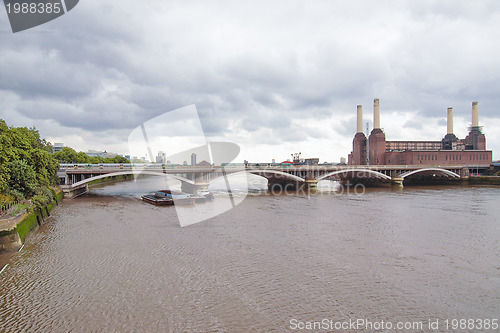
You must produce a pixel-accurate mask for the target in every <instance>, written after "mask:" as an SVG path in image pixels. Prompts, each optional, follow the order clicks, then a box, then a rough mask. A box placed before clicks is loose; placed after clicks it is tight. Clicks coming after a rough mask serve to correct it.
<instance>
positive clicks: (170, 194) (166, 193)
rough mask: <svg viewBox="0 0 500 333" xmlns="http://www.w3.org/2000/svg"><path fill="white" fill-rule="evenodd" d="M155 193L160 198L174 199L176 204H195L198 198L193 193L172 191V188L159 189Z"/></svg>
mask: <svg viewBox="0 0 500 333" xmlns="http://www.w3.org/2000/svg"><path fill="white" fill-rule="evenodd" d="M155 195H156V196H158V197H160V198H170V199H172V200H173V201H174V205H194V203H195V202H196V199H195V197H194V196H193V195H191V194H187V193H183V192H178V191H172V190H159V191H156V192H155Z"/></svg>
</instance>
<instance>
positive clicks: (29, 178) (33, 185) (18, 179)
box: [7, 160, 39, 196]
mask: <svg viewBox="0 0 500 333" xmlns="http://www.w3.org/2000/svg"><path fill="white" fill-rule="evenodd" d="M7 170H8V172H9V179H8V187H9V189H11V190H14V191H19V192H21V193H23V194H24V195H25V196H31V195H32V194H33V193H35V190H36V189H37V188H38V187H39V183H38V181H37V175H36V173H35V170H34V169H33V167H32V166H31V165H29V164H28V163H27V162H26V161H24V160H16V161H12V162H9V163H8V164H7Z"/></svg>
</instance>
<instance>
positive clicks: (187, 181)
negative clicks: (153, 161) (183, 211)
mask: <svg viewBox="0 0 500 333" xmlns="http://www.w3.org/2000/svg"><path fill="white" fill-rule="evenodd" d="M129 175H134V176H135V175H137V176H138V175H152V176H164V177H169V178H173V179H176V180H179V181H181V182H183V183H188V184H191V185H194V184H195V182H194V181H192V180H190V179H187V178H184V177H181V176H177V175H172V174H167V173H163V172H160V171H158V172H156V171H146V170H144V171H140V170H129V171H119V172H110V173H106V174H103V175H99V176H95V177H90V178H86V179H84V180H81V181H79V182H76V183H74V184H71V185H70V186H71V187H72V188H77V187H79V186H82V185H85V184H88V183H90V182H93V181H94V180H98V179H103V178H109V177H114V176H129Z"/></svg>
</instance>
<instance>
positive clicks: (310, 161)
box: [304, 158, 319, 165]
mask: <svg viewBox="0 0 500 333" xmlns="http://www.w3.org/2000/svg"><path fill="white" fill-rule="evenodd" d="M304 163H305V164H306V165H317V164H319V158H306V159H305V160H304Z"/></svg>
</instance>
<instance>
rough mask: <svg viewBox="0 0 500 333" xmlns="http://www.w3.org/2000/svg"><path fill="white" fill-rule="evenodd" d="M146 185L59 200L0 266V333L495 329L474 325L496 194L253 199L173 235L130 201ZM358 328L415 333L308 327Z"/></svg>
mask: <svg viewBox="0 0 500 333" xmlns="http://www.w3.org/2000/svg"><path fill="white" fill-rule="evenodd" d="M261 185H262V184H260V185H259V184H258V182H256V183H254V184H253V186H256V188H262V186H261ZM155 186H156V185H155V182H154V177H153V178H147V179H141V180H138V181H137V182H122V183H115V184H111V185H107V186H102V187H99V188H94V189H93V190H92V191H91V193H90V194H88V195H85V196H82V197H79V198H76V199H73V200H65V201H64V203H63V204H62V205H59V206H58V207H57V208H55V210H54V211H53V212H52V215H51V217H50V218H48V219H47V220H46V221H45V224H44V225H42V226H41V227H40V228H39V229H38V231H36V232H35V233H34V234H33V235H32V236H31V237H30V238H29V240H28V241H27V243H26V244H25V246H24V248H23V249H22V251H21V252H19V253H15V254H12V255H5V254H3V255H2V256H0V269H1V268H2V267H3V266H4V265H5V264H9V265H8V267H6V269H5V270H4V272H3V273H2V274H1V275H0V295H1V300H0V331H1V332H70V331H71V332H284V331H301V330H300V329H299V328H308V327H309V328H311V327H312V328H315V329H311V330H308V331H321V330H322V329H326V331H336V332H361V331H377V332H382V331H384V332H398V331H399V332H454V331H457V332H458V331H459V332H478V331H486V332H498V331H499V330H498V329H496V330H495V329H492V328H490V329H489V330H485V329H484V327H482V328H483V329H481V327H479V326H477V325H478V324H477V323H479V322H482V323H483V324H484V323H486V320H493V319H495V318H497V320H498V318H499V315H500V188H498V187H496V188H495V187H459V186H455V187H425V188H424V187H411V188H410V187H407V188H404V189H402V190H393V189H372V190H369V191H368V190H367V191H366V193H364V194H362V195H355V194H353V193H350V194H347V193H342V194H338V193H335V192H329V191H327V190H324V191H323V190H322V191H320V192H321V193H319V194H316V195H313V196H310V197H307V196H304V195H302V194H297V195H276V196H273V195H270V194H268V193H266V192H265V191H257V190H255V191H252V193H251V194H250V195H249V196H247V197H246V198H245V200H244V201H243V202H242V203H241V204H239V205H238V206H236V208H234V209H232V210H229V211H227V212H225V213H224V214H222V215H219V216H216V217H214V218H211V219H209V220H206V221H204V222H201V223H197V224H194V225H190V226H187V227H184V228H181V227H180V226H179V223H178V221H177V217H176V211H175V209H174V208H173V207H155V206H152V205H149V204H147V203H144V202H142V201H141V200H140V199H139V197H140V195H141V194H143V193H145V191H147V190H152V189H156V188H155ZM259 186H260V187H259ZM235 195H238V194H237V193H236V194H235ZM216 200H217V198H216ZM210 204H211V203H206V205H210ZM456 319H467V320H468V319H474V320H476V321H475V322H474V324H471V325H472V326H470V327H466V328H465V329H463V330H460V329H459V327H458V328H457V327H455V328H457V329H453V327H452V326H451V324H452V321H453V320H456ZM358 320H365V323H367V322H368V321H369V322H371V323H372V325H376V324H377V323H380V322H382V321H384V322H385V323H386V325H388V323H390V324H392V325H396V323H406V324H408V323H411V324H412V325H417V326H412V329H409V328H408V327H409V326H407V327H406V328H407V329H404V328H396V327H395V326H393V327H392V328H387V326H386V327H385V328H380V329H376V328H377V327H376V326H374V327H370V326H358V327H355V328H354V327H352V326H351V327H348V326H345V327H336V329H335V326H328V327H326V326H323V327H320V326H316V327H313V326H307V325H314V324H315V323H314V322H316V325H317V324H318V322H321V323H323V324H326V323H330V324H329V325H335V324H337V325H340V324H342V323H348V322H349V321H351V322H352V321H358ZM437 320H438V326H437V327H433V328H432V329H431V328H430V327H429V321H431V322H436V321H437ZM446 320H448V324H449V326H448V327H447V326H446ZM418 323H421V324H422V326H421V327H420V326H418ZM454 323H458V322H456V321H455V322H454ZM408 325H410V324H408ZM474 325H476V326H474ZM304 331H306V330H304Z"/></svg>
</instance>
